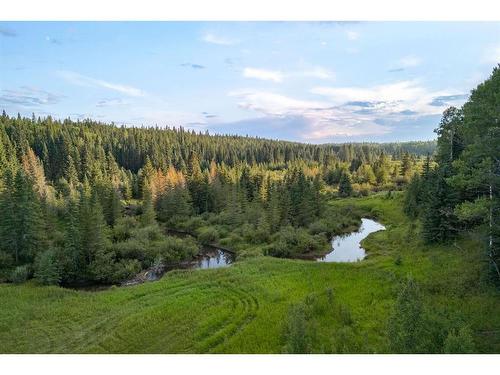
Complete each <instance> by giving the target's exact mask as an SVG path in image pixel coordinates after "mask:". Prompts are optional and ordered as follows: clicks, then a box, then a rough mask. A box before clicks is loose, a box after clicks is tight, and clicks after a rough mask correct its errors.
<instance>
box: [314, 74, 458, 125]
mask: <svg viewBox="0 0 500 375" xmlns="http://www.w3.org/2000/svg"><path fill="white" fill-rule="evenodd" d="M311 92H312V93H313V94H317V95H321V96H324V97H327V98H328V99H329V100H330V101H331V102H332V104H334V105H346V104H347V105H350V106H353V107H362V108H361V109H360V111H361V110H362V109H363V108H364V109H365V111H368V110H367V109H366V108H369V110H370V111H371V112H372V113H378V114H379V115H384V116H388V115H398V114H399V113H401V112H405V111H406V113H408V111H411V112H415V114H418V115H419V116H422V115H432V114H440V113H441V112H442V111H443V109H444V108H443V107H444V104H443V106H439V105H433V104H431V103H432V102H433V100H434V98H437V97H444V96H453V95H459V94H462V93H461V92H457V91H450V90H441V91H430V90H427V89H426V88H424V87H423V86H421V85H420V84H419V82H418V81H415V80H414V81H400V82H395V83H390V84H384V85H377V86H372V87H315V88H313V89H311ZM353 103H354V104H353Z"/></svg>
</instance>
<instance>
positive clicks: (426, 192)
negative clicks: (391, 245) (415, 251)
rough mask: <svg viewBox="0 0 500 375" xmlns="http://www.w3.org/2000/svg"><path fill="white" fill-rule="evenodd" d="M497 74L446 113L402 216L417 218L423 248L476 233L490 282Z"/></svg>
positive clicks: (497, 158)
mask: <svg viewBox="0 0 500 375" xmlns="http://www.w3.org/2000/svg"><path fill="white" fill-rule="evenodd" d="M499 95H500V69H499V67H496V68H495V69H494V70H493V73H492V75H491V77H490V78H489V79H488V80H486V81H485V82H484V83H482V84H480V85H479V86H478V87H477V88H476V89H474V90H472V93H471V96H470V98H469V100H468V101H467V103H465V104H464V105H463V107H462V108H454V107H451V108H448V109H447V110H446V111H445V112H444V114H443V117H442V119H441V122H440V124H439V127H438V128H437V129H436V133H437V135H438V140H437V152H436V156H435V160H436V162H437V166H436V167H435V168H432V167H431V166H430V165H429V163H425V164H424V168H423V171H422V173H421V174H416V175H415V176H414V178H413V179H412V181H411V183H410V185H409V187H408V191H407V194H406V200H405V211H406V213H407V214H408V215H409V216H410V217H412V218H420V219H421V222H422V236H423V239H424V240H425V241H426V242H428V243H432V242H450V241H452V240H453V239H454V238H457V237H458V236H459V235H460V234H461V233H464V232H468V231H472V230H474V229H478V230H479V233H480V234H479V235H480V236H481V237H482V238H483V242H484V244H485V248H486V249H487V254H488V258H489V264H490V268H491V273H492V275H493V278H494V279H495V280H497V281H499V280H500V269H499V264H500V125H499V119H500V96H499Z"/></svg>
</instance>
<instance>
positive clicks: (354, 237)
mask: <svg viewBox="0 0 500 375" xmlns="http://www.w3.org/2000/svg"><path fill="white" fill-rule="evenodd" d="M379 230H385V227H384V226H383V225H382V224H380V223H377V222H376V221H374V220H371V219H361V227H360V228H359V229H358V230H357V231H356V232H352V233H350V234H344V235H341V236H335V237H334V238H333V239H332V251H331V252H329V253H328V254H326V255H325V256H323V257H321V258H317V259H316V260H317V261H318V262H357V261H358V260H361V259H363V258H364V257H365V256H366V252H365V249H363V248H362V247H361V244H360V242H361V241H362V240H363V239H364V238H366V237H367V236H368V235H369V234H370V233H373V232H378V231H379Z"/></svg>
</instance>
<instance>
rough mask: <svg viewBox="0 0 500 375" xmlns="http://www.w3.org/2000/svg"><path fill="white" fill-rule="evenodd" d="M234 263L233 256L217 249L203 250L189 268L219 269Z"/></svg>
mask: <svg viewBox="0 0 500 375" xmlns="http://www.w3.org/2000/svg"><path fill="white" fill-rule="evenodd" d="M233 262H234V254H231V253H229V252H227V251H223V250H221V249H217V248H205V249H203V251H202V252H201V253H200V254H199V255H198V257H197V259H196V260H195V261H194V262H193V264H192V267H190V268H201V269H206V268H221V267H227V266H229V265H230V264H231V263H233Z"/></svg>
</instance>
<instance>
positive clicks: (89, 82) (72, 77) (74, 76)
mask: <svg viewBox="0 0 500 375" xmlns="http://www.w3.org/2000/svg"><path fill="white" fill-rule="evenodd" d="M59 75H60V76H61V77H62V78H64V79H65V80H66V81H67V82H69V83H72V84H74V85H78V86H84V87H100V88H104V89H108V90H112V91H116V92H119V93H121V94H125V95H128V96H144V95H145V92H144V91H142V90H141V89H138V88H135V87H132V86H127V85H123V84H118V83H111V82H107V81H104V80H101V79H95V78H91V77H87V76H84V75H82V74H78V73H75V72H70V71H60V72H59Z"/></svg>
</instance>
